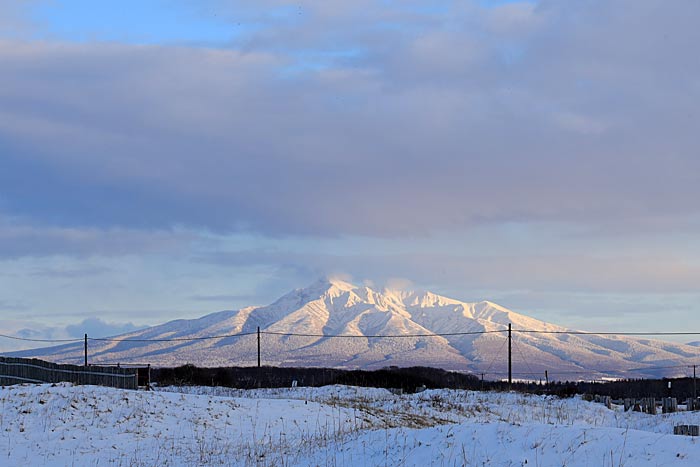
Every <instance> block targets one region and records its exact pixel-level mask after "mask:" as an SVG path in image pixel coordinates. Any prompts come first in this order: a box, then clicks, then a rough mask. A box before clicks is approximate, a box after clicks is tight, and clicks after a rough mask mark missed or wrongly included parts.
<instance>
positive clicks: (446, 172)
mask: <svg viewBox="0 0 700 467" xmlns="http://www.w3.org/2000/svg"><path fill="white" fill-rule="evenodd" d="M375 3H376V2H369V3H367V2H358V3H357V5H355V6H347V5H343V4H341V3H339V2H302V3H301V4H300V5H301V7H302V9H303V13H304V14H303V15H302V17H303V19H302V20H295V21H291V20H290V21H285V22H284V23H283V24H282V23H278V22H275V23H270V25H271V27H268V28H265V27H263V28H261V29H260V30H259V31H256V32H254V33H253V34H251V35H249V36H247V37H245V38H244V39H242V40H241V41H240V42H239V43H236V44H234V45H233V46H232V47H233V49H231V50H226V49H219V50H213V49H201V48H200V49H195V48H184V47H180V48H178V47H157V46H153V47H143V46H139V47H136V46H126V45H116V44H110V45H104V44H102V45H94V44H88V45H75V44H74V45H70V44H50V43H27V42H25V43H20V42H16V41H15V42H13V41H5V42H2V43H0V59H1V60H2V63H3V73H2V75H0V109H2V110H1V111H0V153H1V154H3V156H2V158H3V167H4V170H3V171H2V172H0V184H1V185H2V186H3V189H2V193H1V194H0V208H2V209H4V210H5V211H6V212H8V213H10V214H21V215H22V216H25V217H26V218H29V219H41V220H42V221H43V222H47V223H51V224H54V225H60V226H64V227H65V228H75V227H81V228H96V229H100V230H109V229H156V230H160V229H170V228H171V227H173V226H191V227H198V228H199V227H203V228H208V229H213V230H219V231H234V230H241V229H242V230H253V231H257V232H263V233H266V234H271V235H287V234H298V233H301V234H321V235H337V234H362V235H380V236H384V235H402V236H411V235H420V234H423V233H426V232H429V231H431V230H440V229H459V228H464V227H465V226H470V225H473V224H475V223H483V222H502V221H507V220H518V221H537V220H556V221H561V220H564V221H571V220H575V221H577V222H582V223H590V224H595V225H603V226H612V227H611V228H617V229H619V228H625V227H626V226H627V228H628V231H629V232H634V227H633V226H635V225H640V224H644V223H645V222H649V219H655V218H657V217H658V216H659V213H663V215H664V216H665V218H666V220H667V221H666V222H667V225H668V226H669V227H671V228H673V227H674V226H677V225H680V224H682V223H683V222H684V220H685V219H687V217H688V216H694V215H697V214H698V208H697V203H695V200H696V199H697V198H698V195H700V193H698V186H700V184H698V180H697V177H698V175H697V174H698V173H700V170H698V169H700V167H698V164H699V163H700V161H699V160H698V158H697V157H696V155H695V143H696V138H695V134H696V130H695V126H696V125H695V124H694V121H695V119H696V117H697V108H698V104H699V103H700V102H698V99H699V96H700V93H698V90H697V83H696V80H695V78H694V77H695V76H697V75H698V73H700V64H699V63H698V62H697V61H696V60H691V59H689V57H693V56H694V50H693V49H692V47H693V44H696V43H698V40H699V39H700V36H699V35H700V32H698V28H696V26H695V24H694V22H693V21H692V18H695V17H697V16H698V14H699V13H700V11H699V9H700V4H698V3H697V2H693V1H681V2H677V3H674V4H673V5H670V4H668V3H660V2H658V1H652V0H645V1H636V0H635V1H632V0H618V1H614V2H607V1H591V2H581V3H577V4H576V5H569V4H566V5H564V4H561V3H560V2H549V1H543V2H540V3H538V4H536V5H530V4H520V5H505V6H503V7H499V8H490V9H483V8H480V7H477V6H475V4H474V3H466V4H459V5H452V6H448V5H447V4H446V5H445V6H444V7H443V6H442V5H438V6H439V7H440V8H437V7H436V8H435V9H434V11H433V10H431V11H423V12H419V11H418V10H417V9H416V8H412V7H411V6H409V7H406V8H404V7H396V6H391V5H390V4H386V5H382V6H378V5H377V4H375ZM232 4H233V5H234V8H237V9H239V11H243V12H244V13H245V14H247V15H249V17H250V18H258V17H260V15H262V16H264V14H263V13H261V12H263V11H264V8H261V7H258V8H259V9H257V10H254V9H252V8H251V7H250V5H251V4H250V3H241V2H236V3H232ZM218 5H220V6H221V8H222V9H224V8H226V7H227V6H229V5H231V3H228V2H220V3H218ZM265 5H268V6H270V7H278V6H280V5H288V4H286V3H281V2H269V4H268V3H266V4H265ZM242 8H245V9H244V10H241V9H242ZM227 11H235V10H227ZM230 14H233V13H230ZM267 20H268V21H273V20H272V19H270V18H268V19H267ZM319 44H329V45H328V47H327V48H325V49H323V48H321V47H319ZM0 244H2V243H0ZM112 247H114V246H112ZM10 248H11V249H12V250H13V251H17V252H23V251H24V252H30V251H31V249H32V247H31V246H22V245H21V244H15V246H13V247H6V249H10ZM117 249H118V247H117ZM17 254H21V253H17ZM25 254H26V253H25Z"/></svg>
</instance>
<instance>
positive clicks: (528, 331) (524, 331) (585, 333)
mask: <svg viewBox="0 0 700 467" xmlns="http://www.w3.org/2000/svg"><path fill="white" fill-rule="evenodd" d="M513 332H519V333H522V334H567V335H583V336H700V332H687V331H678V332H673V331H669V332H663V331H661V332H659V331H655V332H637V331H634V332H625V331H623V332H610V331H607V332H589V331H544V330H535V329H513Z"/></svg>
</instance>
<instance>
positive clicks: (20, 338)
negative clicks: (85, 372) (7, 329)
mask: <svg viewBox="0 0 700 467" xmlns="http://www.w3.org/2000/svg"><path fill="white" fill-rule="evenodd" d="M0 337H4V338H6V339H13V340H16V341H25V342H49V343H59V342H64V343H68V342H70V343H75V342H81V341H82V339H31V338H29V337H17V336H9V335H7V334H0Z"/></svg>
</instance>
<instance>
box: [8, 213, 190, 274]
mask: <svg viewBox="0 0 700 467" xmlns="http://www.w3.org/2000/svg"><path fill="white" fill-rule="evenodd" d="M192 240H193V234H192V233H185V232H178V231H162V230H161V231H153V230H137V229H134V228H131V229H125V228H104V229H102V228H95V227H47V226H41V225H27V224H21V223H18V222H16V221H14V222H13V221H11V220H3V219H2V218H1V217H0V258H4V259H8V258H10V259H11V258H19V257H24V256H39V257H40V256H51V255H59V254H62V255H70V256H90V255H108V256H113V255H124V254H130V253H163V252H172V251H178V250H181V249H183V248H184V247H186V246H187V245H188V244H189V242H191V241H192ZM95 272H99V271H96V270H94V269H90V268H88V269H87V270H65V271H63V270H57V269H46V268H45V269H41V270H36V271H34V274H35V275H44V276H47V275H53V276H58V275H63V276H70V275H71V274H72V275H73V276H74V277H75V276H79V275H86V274H92V273H95ZM102 272H104V270H102Z"/></svg>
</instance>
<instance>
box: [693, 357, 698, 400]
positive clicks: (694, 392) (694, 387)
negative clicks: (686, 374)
mask: <svg viewBox="0 0 700 467" xmlns="http://www.w3.org/2000/svg"><path fill="white" fill-rule="evenodd" d="M695 367H697V365H693V407H695V404H697V402H698V389H697V385H696V382H695Z"/></svg>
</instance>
